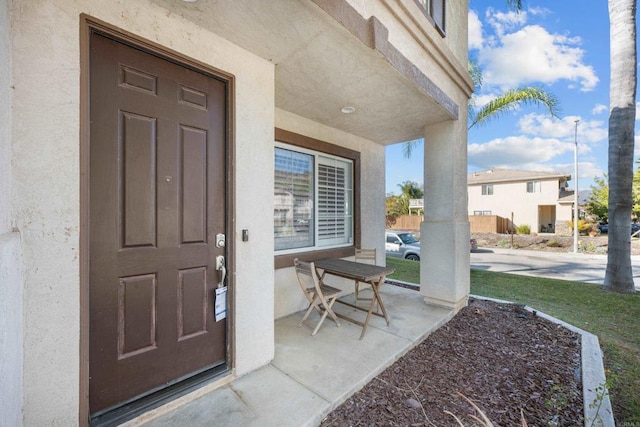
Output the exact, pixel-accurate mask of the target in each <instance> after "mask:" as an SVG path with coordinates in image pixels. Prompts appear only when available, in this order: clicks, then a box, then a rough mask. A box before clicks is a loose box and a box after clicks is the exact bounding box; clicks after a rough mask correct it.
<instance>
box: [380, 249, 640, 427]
mask: <svg viewBox="0 0 640 427" xmlns="http://www.w3.org/2000/svg"><path fill="white" fill-rule="evenodd" d="M387 265H388V266H390V267H393V268H395V269H396V273H394V274H393V275H391V276H389V278H391V279H398V280H403V281H407V282H412V283H418V282H419V281H420V265H419V263H418V262H415V261H405V260H399V259H395V258H387ZM471 293H472V294H475V295H481V296H487V297H492V298H499V299H504V300H508V301H513V302H516V303H521V304H526V305H528V306H529V307H532V308H534V309H536V310H540V311H542V312H544V313H547V314H549V315H551V316H553V317H556V318H558V319H562V320H564V321H565V322H567V323H571V324H572V325H575V326H577V327H579V328H582V329H584V330H586V331H589V332H591V333H594V334H596V335H597V336H598V338H599V340H600V346H601V347H602V350H603V352H604V356H605V368H606V369H607V376H608V378H609V381H610V382H611V383H612V387H611V398H612V403H613V405H614V413H615V416H616V422H617V423H618V425H624V423H627V425H632V423H638V424H637V425H640V294H632V295H621V294H616V293H612V292H606V291H603V290H602V289H601V288H600V287H599V286H595V285H589V284H585V283H578V282H569V281H565V280H554V279H542V278H537V277H528V276H519V275H514V274H505V273H493V272H489V271H483V270H471ZM633 425H636V424H633Z"/></svg>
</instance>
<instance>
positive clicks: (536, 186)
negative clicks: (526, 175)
mask: <svg viewBox="0 0 640 427" xmlns="http://www.w3.org/2000/svg"><path fill="white" fill-rule="evenodd" d="M529 184H531V190H532V191H529ZM526 192H527V194H534V193H542V181H527V184H526Z"/></svg>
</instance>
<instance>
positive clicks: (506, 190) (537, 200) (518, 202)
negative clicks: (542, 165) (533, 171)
mask: <svg viewBox="0 0 640 427" xmlns="http://www.w3.org/2000/svg"><path fill="white" fill-rule="evenodd" d="M538 182H540V191H536V192H533V193H527V182H526V181H521V182H509V183H494V184H493V194H492V195H482V185H471V186H469V189H468V190H469V191H468V192H469V215H473V214H474V211H490V212H491V215H498V216H501V217H504V218H508V219H511V213H513V222H514V223H515V224H516V225H529V226H530V227H531V231H533V232H536V231H538V225H539V224H538V206H556V218H557V219H558V220H559V219H561V218H560V216H559V214H560V212H561V210H560V208H559V204H558V194H559V188H558V180H557V179H556V180H539V181H538Z"/></svg>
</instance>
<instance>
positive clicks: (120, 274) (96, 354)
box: [89, 34, 227, 414]
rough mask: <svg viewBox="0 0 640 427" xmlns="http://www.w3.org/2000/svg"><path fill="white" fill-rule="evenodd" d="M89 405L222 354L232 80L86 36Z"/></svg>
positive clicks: (132, 395) (181, 374) (185, 374)
mask: <svg viewBox="0 0 640 427" xmlns="http://www.w3.org/2000/svg"><path fill="white" fill-rule="evenodd" d="M90 49H91V53H90V99H91V101H90V108H91V110H90V118H91V124H90V178H89V180H90V197H89V199H90V224H89V235H90V285H89V291H90V309H89V316H90V331H89V333H90V349H89V375H90V380H89V404H90V411H91V413H94V414H95V413H96V412H101V411H103V410H105V409H109V408H114V407H117V406H120V405H122V404H124V403H127V402H129V401H131V400H133V399H136V398H138V397H142V396H144V395H146V394H149V393H150V392H153V391H156V390H160V389H162V388H165V387H167V386H170V385H172V384H174V383H176V382H179V381H181V380H183V379H186V378H189V377H190V376H193V375H195V374H198V373H201V372H203V371H206V370H208V369H211V368H214V367H217V366H223V365H224V364H225V363H226V356H227V353H226V322H225V321H224V320H223V321H220V322H216V321H215V317H214V312H213V311H214V301H215V288H216V286H217V283H218V281H219V275H218V272H217V271H216V268H215V267H216V257H217V256H220V255H225V252H224V248H223V247H222V248H218V247H217V245H216V235H217V234H218V233H225V213H226V207H225V200H226V198H225V197H226V196H225V176H226V171H225V164H226V162H225V155H226V148H225V147H226V143H225V138H226V129H225V123H226V117H225V114H226V96H227V94H226V84H225V83H224V82H222V81H219V80H216V79H215V78H212V77H210V76H207V75H204V74H202V73H200V72H197V71H194V70H192V69H189V68H186V67H184V66H181V65H178V64H176V63H173V62H170V61H168V60H165V59H162V58H159V57H157V56H154V55H151V54H149V53H146V52H143V51H141V50H138V49H136V48H133V47H130V46H127V45H125V44H123V43H120V42H117V41H114V40H112V39H110V38H107V37H104V36H102V35H98V34H93V35H92V36H91V39H90Z"/></svg>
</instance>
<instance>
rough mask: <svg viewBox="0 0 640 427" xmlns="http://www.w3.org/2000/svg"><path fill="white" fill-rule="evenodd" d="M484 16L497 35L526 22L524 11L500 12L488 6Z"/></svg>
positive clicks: (500, 35)
mask: <svg viewBox="0 0 640 427" xmlns="http://www.w3.org/2000/svg"><path fill="white" fill-rule="evenodd" d="M485 18H486V20H487V23H488V24H489V25H491V26H492V27H493V30H494V31H495V33H496V34H497V35H498V37H502V35H503V34H504V33H505V32H506V31H509V30H513V29H514V28H518V27H521V26H522V25H524V24H525V23H526V22H527V13H526V12H520V13H516V12H511V11H510V12H506V13H505V12H500V11H496V10H494V9H492V8H488V9H487V11H486V12H485Z"/></svg>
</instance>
